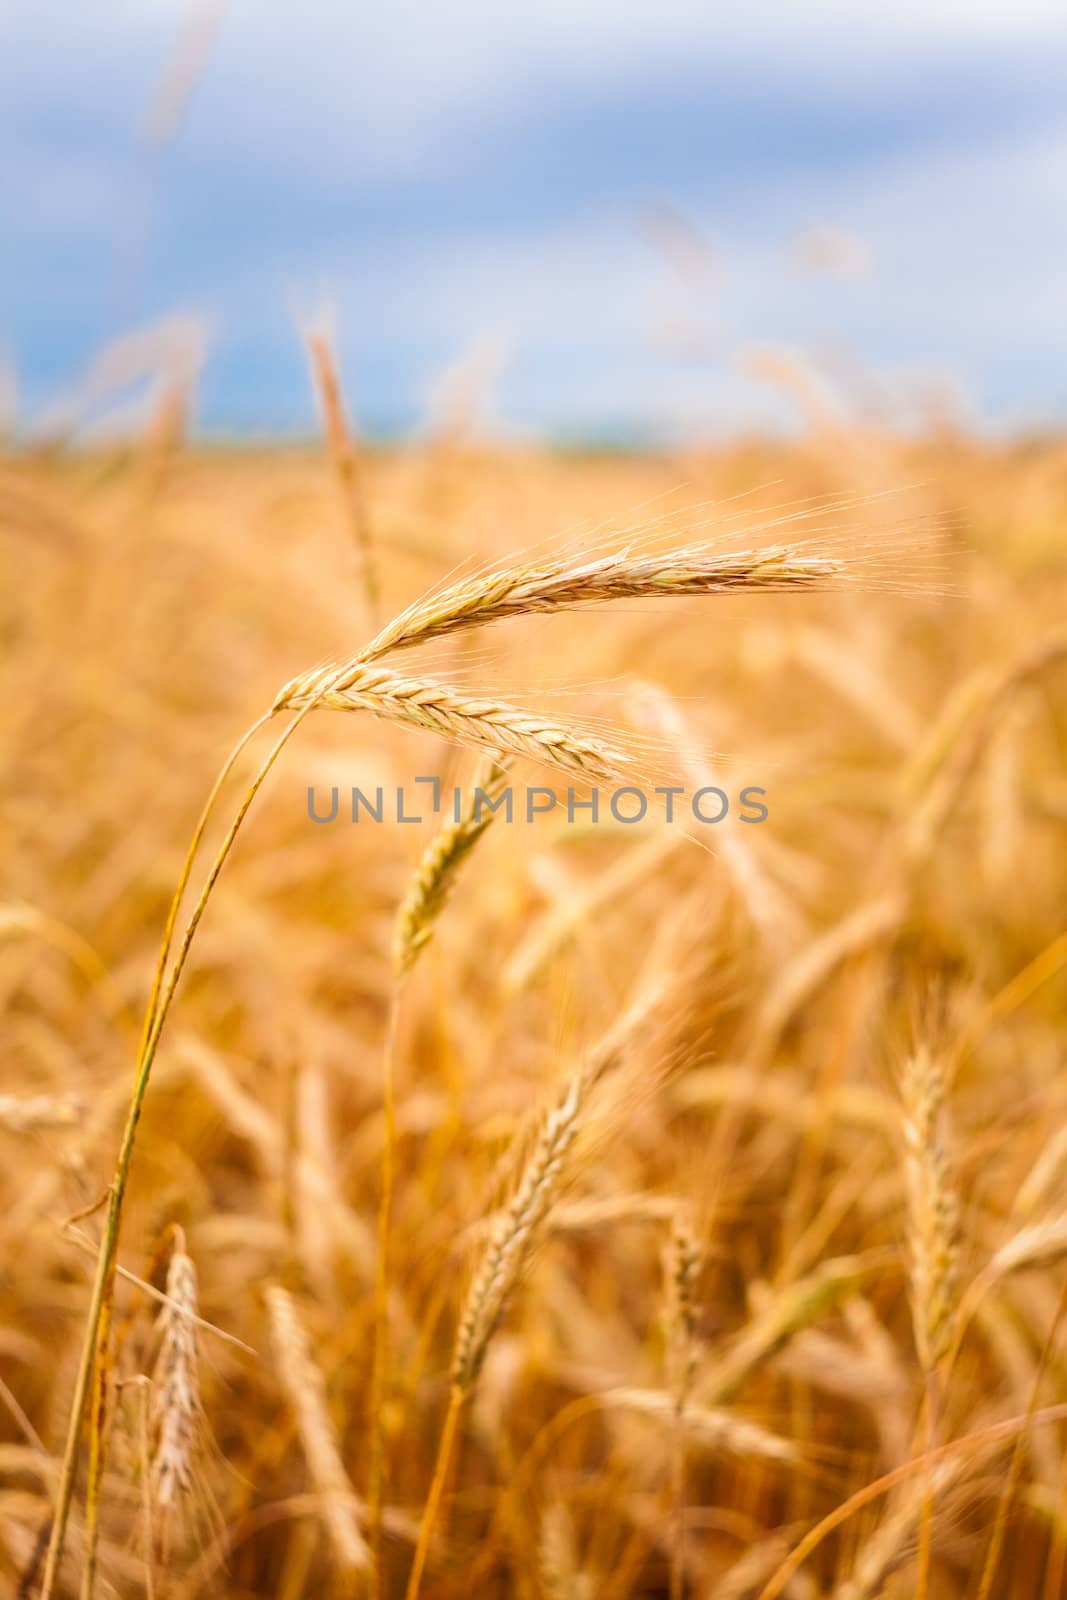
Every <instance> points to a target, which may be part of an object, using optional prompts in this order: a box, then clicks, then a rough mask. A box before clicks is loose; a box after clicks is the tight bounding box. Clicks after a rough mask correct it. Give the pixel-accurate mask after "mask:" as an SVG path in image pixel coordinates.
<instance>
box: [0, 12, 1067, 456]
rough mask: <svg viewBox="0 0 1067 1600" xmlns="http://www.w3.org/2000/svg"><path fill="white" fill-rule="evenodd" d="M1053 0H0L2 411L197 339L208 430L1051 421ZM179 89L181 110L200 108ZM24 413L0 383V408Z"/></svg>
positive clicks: (1057, 165)
mask: <svg viewBox="0 0 1067 1600" xmlns="http://www.w3.org/2000/svg"><path fill="white" fill-rule="evenodd" d="M1065 82H1067V10H1065V8H1064V7H1063V4H1062V0H932V3H931V0H927V3H926V4H923V5H919V4H915V3H912V0H896V3H895V4H894V5H893V6H891V7H890V6H884V5H881V4H879V5H875V4H873V3H869V4H864V3H862V0H859V3H857V0H796V3H793V0H745V3H744V4H741V5H734V4H731V5H726V4H725V3H720V0H567V3H560V0H539V3H538V4H536V5H534V4H530V3H527V0H512V3H511V4H505V3H490V0H422V3H421V4H416V3H415V0H390V3H389V4H388V5H380V6H374V5H370V4H361V3H360V0H302V3H301V4H299V5H294V4H293V3H292V0H230V3H229V4H228V5H226V6H225V7H221V6H219V5H215V4H205V3H204V0H94V3H93V4H92V5H90V6H84V7H76V6H72V5H71V4H70V0H0V125H2V127H3V138H2V141H0V244H2V248H0V355H2V356H3V358H4V359H5V360H6V361H7V362H8V365H9V366H10V367H11V369H12V370H13V371H14V372H15V373H17V382H18V395H19V408H20V416H21V417H22V418H23V419H25V420H28V421H31V422H32V421H33V420H34V419H38V420H40V419H41V418H43V417H44V418H46V417H48V416H50V415H53V414H55V412H56V409H57V407H59V406H61V405H62V403H63V402H64V401H65V400H69V398H70V395H71V394H72V393H73V392H75V387H76V385H78V383H79V382H80V381H82V380H83V379H84V376H85V373H86V371H87V370H88V369H89V368H90V364H91V362H92V360H93V358H94V356H95V355H97V354H98V353H99V351H100V350H101V349H103V348H105V347H106V346H107V345H108V344H109V343H110V342H112V341H114V340H115V339H116V338H117V337H118V336H119V335H120V334H124V333H129V332H131V331H134V330H138V329H142V330H144V329H148V330H155V331H152V332H149V334H148V336H147V339H146V340H145V341H144V344H145V349H146V350H147V351H148V352H149V356H148V357H147V358H146V359H155V355H154V354H153V353H157V352H158V350H160V349H165V348H169V347H170V346H171V345H174V346H176V347H180V348H182V349H185V348H186V347H187V345H188V343H189V339H190V329H192V328H194V327H195V328H196V329H198V330H199V333H198V338H200V339H201V340H202V342H203V348H204V351H205V356H206V365H205V369H204V372H203V376H202V381H201V399H200V419H201V424H202V426H203V427H204V428H205V429H207V430H209V431H214V432H223V433H249V432H263V431H270V432H286V431H290V432H291V431H300V430H302V429H306V428H308V427H309V426H310V425H311V423H312V421H313V417H314V411H313V406H312V403H311V398H310V395H309V390H308V381H307V374H306V370H305V367H304V364H303V359H302V355H301V347H300V342H299V328H300V326H301V324H302V323H304V324H306V323H307V322H308V321H309V320H312V319H315V318H318V317H321V316H322V315H324V314H325V313H326V312H328V313H329V315H330V317H331V318H332V323H333V326H334V328H335V329H336V333H337V337H338V340H339V345H340V349H341V352H342V357H343V364H344V373H345V379H346V384H347V388H348V390H349V393H350V396H351V399H352V403H353V408H354V409H355V410H356V411H357V412H358V413H359V415H360V418H361V420H362V422H363V424H364V425H365V426H367V427H368V428H372V429H376V430H394V429H397V428H403V429H409V428H417V427H420V426H424V425H425V424H426V422H427V420H428V419H432V418H433V417H435V416H440V415H441V414H442V412H443V411H444V412H447V411H448V408H449V407H450V406H452V407H460V406H462V405H466V404H468V403H469V404H472V405H474V404H476V405H477V407H478V408H479V416H480V417H481V419H482V420H483V421H484V422H486V423H488V424H491V425H493V426H495V427H498V428H502V429H507V430H510V431H512V432H518V433H520V434H523V433H542V434H544V433H548V434H552V435H554V436H557V437H572V438H574V437H590V436H594V437H598V438H618V439H624V438H633V437H669V436H679V435H685V434H694V433H702V432H708V431H713V432H716V433H728V432H732V431H736V430H738V429H744V428H748V427H752V426H760V425H764V424H769V425H775V426H778V425H782V424H786V425H788V423H789V421H790V418H791V414H792V405H793V402H791V401H790V400H789V399H788V398H786V397H784V396H783V394H782V392H781V387H780V385H775V384H774V383H771V382H769V381H768V362H767V359H766V354H767V352H775V353H778V354H780V353H782V352H788V353H791V355H792V356H795V357H799V358H801V359H802V360H803V361H804V363H805V364H806V365H807V366H808V367H809V368H811V369H812V370H814V371H815V372H817V373H819V374H821V380H820V381H822V382H823V383H824V384H825V385H826V388H827V393H828V395H829V396H830V397H831V399H833V400H834V402H835V403H837V404H839V405H844V406H846V407H850V408H854V407H856V406H859V405H865V406H877V407H881V408H883V409H886V410H888V412H889V413H890V414H892V415H895V416H900V417H903V418H907V417H910V416H914V415H916V414H917V411H918V409H919V408H921V406H922V405H923V404H926V403H927V402H928V400H929V397H930V396H931V395H938V396H940V395H945V396H948V397H951V400H952V404H954V405H955V406H957V407H959V408H960V409H961V410H962V412H963V414H964V415H965V416H966V417H967V418H968V419H970V420H973V421H974V422H976V423H978V424H980V425H982V426H983V427H988V428H990V429H995V430H998V431H1003V430H1008V429H1019V428H1029V427H1035V426H1037V427H1040V426H1046V425H1049V424H1053V423H1056V422H1059V423H1063V422H1064V421H1067V275H1065V272H1064V265H1065V255H1067V95H1065V94H1064V92H1063V85H1064V83H1065ZM187 91H188V92H187ZM9 387H10V385H9Z"/></svg>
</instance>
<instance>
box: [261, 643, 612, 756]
mask: <svg viewBox="0 0 1067 1600" xmlns="http://www.w3.org/2000/svg"><path fill="white" fill-rule="evenodd" d="M311 706H324V707H328V708H329V709H330V710H333V711H369V712H370V714H371V715H372V716H375V717H379V718H380V719H382V720H383V721H385V722H399V723H406V724H407V725H408V726H409V727H413V728H422V729H424V730H425V731H426V732H427V733H435V734H437V735H438V736H439V737H440V738H442V739H448V740H450V741H451V742H452V743H453V744H461V745H468V746H470V747H471V748H473V749H476V750H486V751H489V752H490V753H498V752H500V751H507V752H510V753H511V754H512V755H516V756H525V757H526V758H527V760H529V761H537V762H540V763H541V764H542V765H545V766H550V767H555V768H556V769H557V770H558V771H560V772H565V773H567V774H568V776H570V777H578V778H585V779H598V778H599V779H602V780H605V781H607V780H608V779H611V778H615V777H618V776H619V775H620V774H621V773H623V772H625V771H626V770H627V768H628V767H629V766H630V765H631V763H630V760H629V758H628V756H627V755H626V754H625V753H624V752H623V751H621V750H617V749H614V748H612V747H611V746H610V745H608V744H606V743H605V742H604V741H603V740H602V739H598V738H596V737H594V736H593V735H592V734H586V733H583V732H582V731H581V729H579V728H578V727H577V726H574V725H569V724H567V723H562V722H557V721H554V720H552V719H551V718H549V717H543V716H539V715H537V714H535V713H534V712H530V711H525V710H523V708H522V707H521V706H515V705H508V704H506V703H505V702H503V701H500V700H488V699H485V698H484V697H482V696H475V695H470V694H467V693H465V692H464V691H462V690H460V689H457V688H455V687H453V685H451V684H448V683H442V682H441V681H440V680H439V679H435V678H407V677H401V676H400V675H399V674H398V673H396V672H390V671H389V670H388V669H387V668H385V667H376V666H367V665H363V664H359V663H357V664H356V665H354V666H348V667H346V668H344V669H342V668H339V667H325V668H323V667H320V668H317V669H316V670H315V671H314V672H308V673H304V674H302V675H301V676H300V677H298V678H293V679H291V681H290V682H289V683H287V684H286V685H285V686H284V688H283V689H282V690H281V691H280V692H279V694H278V696H277V698H276V699H275V701H274V705H273V707H272V710H273V711H274V712H279V711H300V710H306V709H308V708H309V707H311Z"/></svg>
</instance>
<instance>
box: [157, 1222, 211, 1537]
mask: <svg viewBox="0 0 1067 1600" xmlns="http://www.w3.org/2000/svg"><path fill="white" fill-rule="evenodd" d="M166 1295H167V1301H166V1304H165V1305H164V1306H163V1308H162V1310H161V1311H160V1313H159V1316H158V1317H157V1319H156V1334H157V1336H158V1338H159V1351H158V1354H157V1356H156V1360H155V1364H154V1367H153V1371H152V1384H153V1392H152V1404H151V1431H152V1441H153V1447H152V1462H151V1488H152V1506H153V1509H154V1511H155V1513H156V1518H157V1521H158V1525H159V1527H160V1530H161V1535H162V1538H163V1540H164V1542H165V1543H166V1541H167V1540H168V1539H169V1534H170V1527H171V1525H172V1522H173V1518H174V1515H175V1513H176V1512H177V1510H178V1507H179V1504H180V1502H181V1500H182V1499H183V1497H185V1496H186V1495H188V1494H189V1492H190V1491H191V1489H192V1487H193V1461H194V1456H195V1451H196V1439H197V1427H198V1424H199V1420H200V1367H199V1362H200V1346H199V1337H198V1333H197V1321H196V1318H197V1314H198V1292H197V1276H196V1267H195V1265H194V1263H193V1259H192V1257H191V1256H190V1255H189V1252H188V1250H187V1249H186V1244H185V1234H184V1232H183V1231H182V1229H181V1228H179V1227H175V1229H174V1246H173V1249H172V1251H171V1256H170V1262H169V1264H168V1266H167V1280H166ZM165 1554H166V1551H165V1549H164V1555H165Z"/></svg>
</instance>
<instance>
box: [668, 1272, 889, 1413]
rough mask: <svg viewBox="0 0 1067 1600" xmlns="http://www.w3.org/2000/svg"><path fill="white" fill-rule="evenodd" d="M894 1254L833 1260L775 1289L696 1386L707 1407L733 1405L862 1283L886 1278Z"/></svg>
mask: <svg viewBox="0 0 1067 1600" xmlns="http://www.w3.org/2000/svg"><path fill="white" fill-rule="evenodd" d="M897 1261H898V1257H897V1253H896V1252H895V1251H892V1250H867V1251H864V1252H863V1254H861V1255H855V1256H834V1257H832V1258H831V1259H830V1260H829V1261H824V1262H822V1263H821V1264H820V1265H819V1266H817V1267H816V1268H815V1269H814V1270H813V1271H812V1272H810V1273H808V1275H807V1276H806V1277H804V1278H798V1279H797V1280H796V1282H795V1283H791V1284H785V1285H783V1286H782V1287H781V1288H779V1289H777V1290H776V1291H775V1293H774V1295H773V1297H772V1298H771V1299H770V1300H769V1301H768V1303H767V1305H766V1306H765V1307H763V1308H762V1309H761V1310H760V1311H759V1312H758V1313H757V1314H756V1316H755V1317H754V1318H753V1319H752V1321H751V1322H749V1323H748V1325H747V1327H745V1328H743V1329H742V1330H741V1331H740V1333H739V1334H738V1335H737V1337H736V1339H735V1340H734V1342H733V1344H732V1345H731V1346H729V1348H728V1349H727V1350H726V1351H725V1352H724V1354H723V1355H722V1356H721V1357H720V1358H719V1360H718V1361H717V1362H716V1363H715V1365H714V1366H712V1367H711V1368H710V1369H709V1370H708V1371H707V1373H706V1374H705V1375H703V1376H702V1377H701V1378H700V1381H699V1383H698V1384H697V1385H696V1386H695V1388H696V1390H697V1392H698V1394H699V1397H700V1400H701V1401H702V1402H703V1403H705V1404H706V1405H710V1406H715V1405H721V1404H722V1403H723V1402H724V1401H726V1400H729V1399H730V1398H731V1397H732V1396H733V1395H735V1394H736V1393H737V1391H738V1390H739V1389H740V1388H741V1387H742V1385H743V1384H744V1383H745V1381H746V1379H747V1378H748V1377H749V1376H750V1374H751V1373H752V1372H754V1371H755V1370H756V1369H757V1368H758V1367H760V1366H762V1364H763V1363H764V1362H765V1361H768V1360H769V1359H770V1358H771V1356H773V1355H774V1354H775V1353H776V1352H777V1351H779V1350H781V1349H782V1347H783V1346H784V1345H785V1344H787V1343H788V1341H789V1340H790V1339H791V1338H792V1337H793V1335H794V1334H796V1333H799V1332H800V1331H801V1330H802V1329H804V1328H808V1327H810V1326H811V1325H812V1323H813V1322H815V1321H816V1320H817V1318H818V1317H820V1316H821V1315H822V1314H823V1313H824V1312H827V1311H830V1310H832V1309H833V1307H835V1306H837V1305H839V1304H840V1303H841V1301H842V1300H844V1299H845V1298H846V1297H848V1296H851V1295H852V1294H853V1293H854V1292H855V1291H856V1290H857V1289H858V1288H860V1287H861V1286H862V1285H863V1284H865V1283H867V1282H869V1281H871V1280H872V1279H877V1278H879V1277H882V1276H883V1275H884V1274H885V1272H886V1270H887V1269H888V1268H891V1267H893V1266H895V1265H896V1264H897Z"/></svg>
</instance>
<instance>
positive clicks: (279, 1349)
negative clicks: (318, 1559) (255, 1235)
mask: <svg viewBox="0 0 1067 1600" xmlns="http://www.w3.org/2000/svg"><path fill="white" fill-rule="evenodd" d="M266 1301H267V1310H268V1313H269V1315H270V1331H271V1339H272V1342H273V1345H274V1353H275V1358H276V1360H277V1363H278V1371H279V1373H280V1375H281V1380H282V1385H283V1387H284V1389H285V1393H286V1398H287V1399H288V1401H289V1404H290V1405H291V1406H292V1408H293V1413H294V1415H295V1417H296V1425H297V1431H298V1433H299V1435H300V1443H301V1445H302V1446H303V1450H304V1456H305V1458H306V1460H307V1464H308V1472H309V1473H310V1475H311V1480H312V1482H313V1483H314V1485H315V1488H316V1489H317V1490H318V1492H319V1494H321V1495H322V1497H323V1501H324V1507H323V1521H324V1522H325V1524H326V1531H327V1533H328V1534H329V1538H330V1543H331V1544H332V1546H333V1550H334V1555H335V1558H336V1560H337V1564H338V1567H339V1569H340V1572H341V1575H342V1577H343V1579H344V1580H345V1581H346V1582H351V1581H352V1580H353V1579H354V1578H356V1577H357V1576H359V1575H360V1574H366V1573H368V1572H370V1570H371V1555H370V1550H369V1548H368V1546H367V1543H366V1541H365V1540H364V1538H363V1534H362V1533H361V1532H360V1519H361V1516H362V1507H361V1505H360V1502H359V1500H358V1499H357V1498H356V1494H355V1491H354V1490H353V1488H352V1485H351V1483H350V1482H349V1478H348V1474H347V1473H346V1472H345V1469H344V1464H343V1462H342V1460H341V1451H340V1448H339V1446H338V1443H337V1435H336V1433H335V1431H334V1427H333V1423H332V1422H331V1420H330V1414H329V1411H328V1409H327V1406H326V1385H325V1383H324V1382H323V1378H322V1373H321V1372H320V1371H319V1369H318V1367H317V1366H316V1364H315V1362H314V1360H313V1359H312V1355H311V1348H310V1345H309V1343H308V1337H307V1334H306V1333H305V1331H304V1328H303V1326H302V1325H301V1322H300V1319H299V1317H298V1316H297V1311H296V1307H295V1305H294V1304H293V1299H292V1296H291V1295H290V1294H288V1293H287V1292H286V1290H284V1289H283V1288H281V1287H280V1286H279V1285H278V1284H272V1285H271V1286H270V1288H268V1289H267V1291H266Z"/></svg>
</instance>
